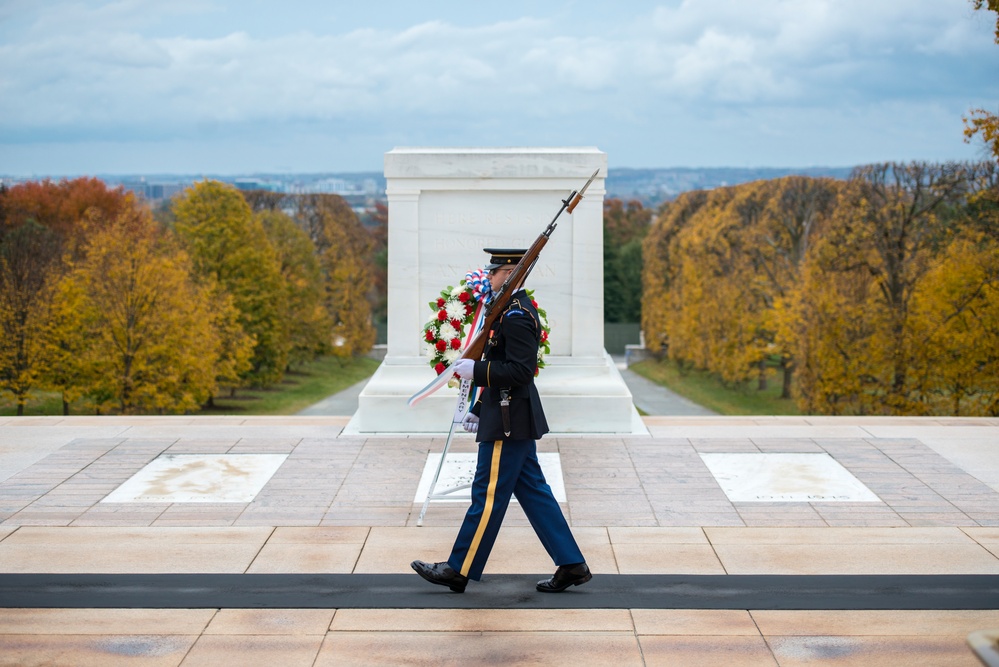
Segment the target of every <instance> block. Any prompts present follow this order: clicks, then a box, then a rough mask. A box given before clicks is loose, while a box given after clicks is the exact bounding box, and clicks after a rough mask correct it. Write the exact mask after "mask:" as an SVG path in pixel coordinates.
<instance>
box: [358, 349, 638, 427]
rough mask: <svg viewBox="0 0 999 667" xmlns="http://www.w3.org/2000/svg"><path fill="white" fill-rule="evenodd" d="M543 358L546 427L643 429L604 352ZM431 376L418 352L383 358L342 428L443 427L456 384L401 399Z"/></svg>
mask: <svg viewBox="0 0 999 667" xmlns="http://www.w3.org/2000/svg"><path fill="white" fill-rule="evenodd" d="M546 361H547V363H548V365H547V366H546V367H545V368H544V369H543V370H542V371H541V375H540V376H539V377H538V379H537V381H536V382H537V385H538V391H539V393H540V394H541V402H542V403H543V404H544V407H545V416H546V417H547V418H548V426H549V428H550V429H551V432H552V433H627V434H634V433H640V434H644V433H647V431H646V429H645V425H644V424H643V423H642V420H641V419H640V418H639V415H638V412H637V411H636V410H635V406H634V404H633V402H632V398H631V392H630V391H628V387H627V385H626V384H625V383H624V380H623V379H622V378H621V374H620V372H618V370H617V367H616V366H615V365H614V362H613V361H612V360H611V358H610V356H609V355H606V354H605V356H604V357H603V358H599V357H593V358H584V359H579V358H570V357H561V358H559V357H548V358H547V359H546ZM431 379H433V371H432V370H431V369H430V367H429V366H428V365H427V363H426V360H424V359H422V358H418V357H416V358H392V357H388V358H386V359H385V361H384V362H382V365H381V366H379V367H378V370H377V371H375V374H374V375H373V376H372V377H371V380H369V381H368V384H367V385H366V386H365V387H364V389H363V390H362V391H361V394H360V395H359V396H358V406H357V412H356V413H354V416H353V417H352V418H351V420H350V423H349V424H348V425H347V427H346V429H345V430H344V432H345V433H348V434H366V433H372V434H374V433H385V434H388V433H393V434H395V433H447V431H448V429H449V428H450V427H451V418H452V415H453V414H454V408H455V405H456V403H457V396H458V394H457V390H456V389H451V388H448V387H445V388H443V389H441V390H440V391H438V392H437V393H436V394H434V395H433V396H430V397H428V398H427V399H425V400H424V401H422V402H421V403H419V404H418V405H416V406H414V407H409V406H408V405H406V401H407V400H408V399H409V397H410V396H411V395H413V394H414V393H415V392H417V391H418V390H419V389H421V388H422V387H423V386H424V385H426V384H427V383H428V382H430V380H431Z"/></svg>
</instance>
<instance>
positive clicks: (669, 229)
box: [642, 190, 708, 355]
mask: <svg viewBox="0 0 999 667" xmlns="http://www.w3.org/2000/svg"><path fill="white" fill-rule="evenodd" d="M707 199H708V197H707V193H706V192H704V191H703V190H695V191H692V192H685V193H683V194H681V195H680V196H679V197H677V198H676V199H675V200H674V201H672V202H671V203H670V204H669V205H668V206H666V207H664V208H663V209H662V210H661V211H660V213H659V215H658V217H657V218H656V220H655V221H654V222H653V224H652V227H651V228H650V229H649V232H648V234H647V235H646V237H645V239H644V240H643V241H642V333H643V335H644V337H645V345H646V347H647V348H648V349H649V350H651V351H652V352H653V353H654V354H661V355H666V354H668V352H669V348H670V342H671V334H672V332H673V329H674V324H675V322H676V303H675V301H674V295H675V294H676V293H677V292H678V290H679V287H678V286H679V282H680V280H681V276H680V274H681V269H682V263H681V262H680V261H679V256H678V252H677V245H678V244H679V242H680V241H679V236H680V233H681V232H682V231H683V230H685V229H686V228H687V227H688V225H691V224H693V219H694V217H695V216H696V214H697V213H698V211H700V210H701V208H702V207H704V206H705V204H706V203H707Z"/></svg>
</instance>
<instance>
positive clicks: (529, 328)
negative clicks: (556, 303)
mask: <svg viewBox="0 0 999 667" xmlns="http://www.w3.org/2000/svg"><path fill="white" fill-rule="evenodd" d="M485 251H486V252H487V253H489V254H490V260H489V264H487V265H486V269H487V270H488V271H489V282H490V283H491V285H492V288H493V292H494V293H495V292H497V291H499V289H500V287H501V286H502V285H503V283H504V282H505V281H506V279H507V278H508V277H509V275H510V273H511V272H512V271H513V268H514V267H515V266H516V265H517V263H518V262H519V261H520V259H521V258H522V257H523V256H524V253H525V252H526V250H508V249H493V248H486V249H485ZM540 336H541V324H540V321H539V319H538V311H537V309H536V308H535V307H534V304H533V303H532V302H531V299H530V298H529V297H528V296H527V293H526V292H525V291H524V290H522V289H521V290H519V291H517V292H515V293H514V294H513V295H512V296H511V298H510V301H509V304H508V305H507V307H506V309H505V310H504V312H503V314H502V315H501V317H499V318H498V319H497V320H496V322H495V324H494V326H493V330H492V331H490V332H489V338H488V341H487V343H486V348H485V350H486V351H485V358H484V359H483V360H482V361H473V360H471V359H460V360H458V361H457V362H456V363H455V365H454V367H453V371H454V374H455V375H457V376H458V377H460V378H467V379H471V380H473V381H474V382H475V385H476V386H478V387H482V388H483V389H482V393H481V396H480V399H479V401H478V402H477V403H476V404H475V405H474V406H473V407H472V409H471V410H470V411H469V414H468V416H466V418H465V421H464V423H463V426H464V428H465V430H466V431H469V432H474V433H476V440H477V441H478V443H479V454H478V462H477V464H476V469H475V478H474V480H473V482H472V504H471V506H470V507H469V508H468V512H467V513H466V514H465V519H464V521H463V522H462V525H461V528H460V529H459V531H458V536H457V538H456V539H455V543H454V547H453V548H452V550H451V555H450V557H449V558H448V559H447V560H446V561H444V562H440V563H425V562H423V561H420V560H416V561H413V563H412V567H413V569H414V570H416V572H417V574H419V575H420V576H421V577H423V578H424V579H426V580H427V581H429V582H430V583H433V584H439V585H441V586H447V587H448V588H450V589H451V590H452V591H454V592H455V593H462V592H464V590H465V586H466V584H467V583H468V580H469V579H474V580H476V581H478V580H479V579H480V578H481V577H482V571H483V569H484V568H485V565H486V560H487V559H488V558H489V552H490V550H491V549H492V546H493V543H494V542H495V540H496V535H497V534H498V533H499V529H500V526H501V525H502V523H503V516H504V515H505V514H506V509H507V506H508V505H509V502H510V497H511V496H515V497H516V498H517V501H518V502H519V503H520V506H521V507H522V508H523V510H524V513H525V514H526V515H527V518H528V519H529V520H530V522H531V526H533V528H534V531H535V532H536V533H537V535H538V538H539V539H540V540H541V543H542V544H543V545H544V547H545V549H546V550H547V551H548V554H549V555H550V556H551V558H552V560H553V561H554V562H555V565H556V566H557V569H556V570H555V574H554V575H553V576H552V577H550V578H548V579H545V580H543V581H539V582H538V584H537V590H539V591H541V592H545V593H558V592H561V591H564V590H565V589H566V588H569V587H570V586H579V585H580V584H584V583H586V582H587V581H589V580H590V579H591V578H592V575H591V574H590V570H589V568H588V567H587V565H586V562H585V559H584V558H583V554H582V553H581V552H580V550H579V547H578V546H577V545H576V540H575V539H574V538H573V536H572V531H571V530H570V529H569V524H568V523H567V522H566V520H565V517H564V516H563V514H562V509H561V508H560V507H559V505H558V501H556V500H555V496H554V495H553V494H552V490H551V487H550V486H549V485H548V483H547V482H546V481H545V476H544V473H543V472H542V470H541V465H540V464H539V463H538V455H537V444H536V441H537V439H538V438H540V437H541V436H543V435H544V434H545V433H547V432H548V422H547V421H546V420H545V413H544V410H543V409H542V407H541V398H540V397H539V395H538V390H537V388H536V387H535V386H534V374H535V370H536V368H537V359H538V341H539V337H540Z"/></svg>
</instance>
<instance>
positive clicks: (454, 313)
mask: <svg viewBox="0 0 999 667" xmlns="http://www.w3.org/2000/svg"><path fill="white" fill-rule="evenodd" d="M444 312H446V313H447V317H448V319H450V320H458V321H461V320H463V319H465V304H463V303H462V302H461V301H448V302H447V304H446V305H445V306H444Z"/></svg>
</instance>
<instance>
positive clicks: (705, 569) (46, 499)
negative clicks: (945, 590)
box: [0, 416, 999, 666]
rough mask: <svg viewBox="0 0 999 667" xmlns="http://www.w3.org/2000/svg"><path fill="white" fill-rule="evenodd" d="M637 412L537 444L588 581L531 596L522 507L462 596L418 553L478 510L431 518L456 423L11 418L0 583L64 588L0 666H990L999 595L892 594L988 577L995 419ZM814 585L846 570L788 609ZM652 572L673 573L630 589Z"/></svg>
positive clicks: (21, 624)
mask: <svg viewBox="0 0 999 667" xmlns="http://www.w3.org/2000/svg"><path fill="white" fill-rule="evenodd" d="M643 420H644V423H645V425H646V427H647V428H648V430H649V435H628V436H616V435H600V434H592V435H571V436H562V435H559V434H550V435H548V436H546V437H545V438H543V439H542V440H541V441H540V443H539V451H540V452H543V453H549V454H557V458H558V461H559V464H560V471H561V476H562V482H563V484H564V489H565V496H566V502H565V503H564V504H563V509H564V511H565V513H566V516H567V517H568V519H569V522H570V524H571V525H572V527H573V531H574V533H575V535H576V538H577V540H578V541H579V543H580V546H581V548H582V550H583V553H584V554H585V555H586V557H587V561H588V562H589V564H590V567H591V569H592V571H593V572H594V579H593V581H591V582H590V583H588V584H587V585H586V586H583V587H580V588H578V589H577V588H574V589H570V590H568V591H566V592H564V593H561V594H559V595H558V596H551V595H548V596H546V595H544V594H540V593H536V592H535V591H534V590H533V586H532V585H529V582H530V581H533V580H536V579H540V578H544V577H547V576H549V575H550V574H551V572H552V571H553V565H552V563H551V561H550V560H549V559H548V556H547V554H546V553H545V551H544V549H543V548H542V547H541V545H540V544H539V543H538V541H537V539H536V538H535V536H534V533H533V531H532V529H531V528H530V526H529V523H528V522H527V519H526V517H525V516H524V514H523V512H522V511H521V510H520V509H519V507H518V506H517V505H516V504H512V505H511V507H510V510H509V512H508V514H507V518H506V522H505V524H504V528H503V530H502V531H501V532H500V536H499V539H498V541H497V544H496V547H495V549H494V551H493V554H492V556H491V558H490V561H489V563H488V565H487V568H486V576H485V577H484V578H483V581H482V582H471V583H470V584H469V586H468V588H467V590H466V592H465V593H464V594H463V595H460V596H459V595H454V594H452V593H450V592H448V591H447V590H446V589H444V588H440V587H433V586H430V585H429V584H426V583H425V582H423V581H422V580H421V579H419V578H418V577H417V576H416V575H415V574H413V573H412V571H411V570H410V568H409V563H410V561H412V560H413V559H416V558H419V559H423V560H431V561H432V560H443V559H444V558H446V556H447V553H448V551H449V549H450V546H451V542H452V540H453V538H454V536H455V533H456V531H457V526H458V524H459V522H460V520H461V518H462V516H463V514H464V510H465V505H464V504H463V503H461V502H433V503H431V505H430V508H429V510H428V512H427V515H426V518H425V520H424V525H423V526H417V525H416V524H417V517H418V515H419V511H420V508H421V505H422V502H421V501H418V493H417V492H418V488H419V486H420V482H421V478H422V476H423V475H424V474H425V473H424V470H425V468H426V467H427V460H428V457H429V456H431V455H432V454H435V453H439V452H440V451H441V449H442V447H443V444H444V436H443V434H442V435H440V436H429V435H417V436H412V437H405V436H382V435H379V436H373V437H365V436H360V435H345V434H343V433H342V430H343V428H344V426H345V425H346V423H347V418H340V417H309V416H299V417H217V418H213V417H164V418H156V417H132V418H129V417H70V418H57V417H45V418H0V591H3V590H8V591H9V590H13V588H10V587H8V588H4V586H5V585H9V586H14V585H15V584H18V585H22V586H23V585H24V582H29V583H30V582H34V581H37V582H39V583H38V586H39V591H41V590H42V588H43V587H45V586H47V587H48V588H46V590H48V591H49V592H51V591H55V593H54V595H56V599H57V600H65V606H58V603H56V604H53V602H52V595H49V597H44V598H43V597H42V596H41V595H39V597H37V600H39V601H41V600H43V599H44V600H45V602H44V604H42V603H41V602H39V604H38V605H37V606H31V605H30V604H26V605H22V604H20V603H19V604H18V605H17V606H13V605H12V604H10V603H3V604H2V605H0V665H31V664H54V665H91V664H93V665H115V664H137V665H185V666H188V665H200V664H213V665H215V664H233V665H256V664H259V665H334V664H335V665H353V664H357V665H397V664H398V665H402V664H426V665H448V664H454V665H464V664H480V665H481V664H511V665H512V664H537V665H561V664H572V665H577V666H578V665H591V664H592V665H606V664H608V663H615V664H619V665H722V664H724V665H781V666H785V665H804V664H808V665H904V664H911V665H917V664H918V665H924V664H925V665H978V664H980V662H979V661H978V659H977V658H976V657H975V655H974V653H973V652H972V651H971V650H970V649H969V648H968V646H967V644H966V641H965V640H966V637H967V635H968V634H969V633H970V632H972V631H977V630H999V596H997V598H996V599H995V604H985V605H983V604H982V603H981V596H977V597H976V596H971V595H970V594H969V597H968V602H967V604H963V603H962V602H961V599H960V596H958V598H957V602H956V603H955V602H953V601H952V602H948V603H947V604H946V606H947V608H928V607H927V605H928V604H929V603H926V604H922V605H921V604H920V603H919V596H918V594H917V595H914V597H913V598H911V599H915V600H916V602H915V603H914V604H910V603H906V605H905V607H904V608H902V607H899V608H893V607H891V606H890V603H888V602H886V600H890V599H893V598H891V595H892V593H891V591H890V590H889V589H890V588H891V585H893V582H897V581H902V579H892V578H893V577H906V576H909V575H912V577H910V578H908V579H904V581H905V582H907V583H906V585H917V584H918V583H919V582H923V581H926V582H929V583H933V584H934V585H936V584H940V585H942V586H945V585H949V583H948V582H952V583H953V582H958V583H959V584H960V585H961V586H967V587H979V588H980V589H981V590H986V591H992V590H993V589H995V588H996V586H997V581H999V419H961V418H939V419H932V418H860V417H823V418H811V417H744V418H739V417H714V416H702V417H645V418H643ZM474 450H475V445H474V443H473V441H472V439H471V437H469V436H465V435H462V436H458V437H456V438H455V441H454V442H453V443H452V448H451V451H452V452H454V453H470V452H473V451H474ZM747 455H748V456H747ZM774 455H782V456H774ZM805 455H809V456H805ZM774 466H784V467H774ZM788 466H790V467H788ZM794 466H799V467H798V468H795V467H794ZM219 471H221V472H219ZM744 471H748V472H746V474H744V475H743V474H740V473H741V472H744ZM226 494H229V495H226ZM86 575H101V576H100V577H99V578H98V579H97V580H94V581H93V582H92V585H94V586H97V587H100V586H106V587H107V588H108V590H117V589H115V587H116V586H118V587H119V588H121V587H127V586H129V585H132V584H134V583H135V582H136V581H140V580H139V579H133V578H130V577H137V576H140V575H149V577H150V578H149V579H148V581H150V582H152V585H155V586H168V587H169V586H171V585H173V584H171V583H170V582H178V583H177V584H176V587H181V588H182V587H183V586H188V587H190V586H193V584H191V582H192V581H203V580H202V579H185V578H184V577H197V576H199V575H215V576H217V577H219V581H220V582H223V583H224V582H225V581H229V580H228V579H224V577H228V576H231V575H245V576H242V577H238V578H236V579H234V580H232V581H235V582H238V583H237V584H236V585H242V584H247V583H249V584H252V583H253V582H258V581H259V582H267V583H266V585H267V586H270V587H272V588H271V589H268V590H271V591H272V592H274V593H275V594H276V595H278V599H281V600H288V599H289V596H288V591H287V590H285V591H283V592H282V591H280V590H276V589H280V588H281V587H282V586H283V585H284V584H283V583H282V582H292V581H296V582H297V581H299V580H298V579H292V578H290V577H292V576H293V575H316V577H317V578H316V580H315V581H317V582H335V583H336V585H338V586H339V585H343V586H346V587H348V588H349V584H350V582H351V581H354V580H357V581H365V582H369V581H370V582H376V583H377V585H379V586H381V585H382V584H384V585H385V586H386V587H387V588H385V589H384V590H386V591H388V593H387V595H388V597H389V598H391V597H392V595H393V594H395V595H397V601H396V602H393V601H392V600H391V599H389V601H388V602H387V603H386V602H385V600H384V598H379V600H380V601H378V602H377V603H376V602H371V604H370V606H365V604H366V603H365V598H364V595H363V591H361V592H357V591H355V592H353V593H351V594H350V595H351V596H350V597H349V603H348V602H347V600H348V597H343V598H338V597H337V596H336V595H332V594H331V595H330V596H329V597H328V600H329V605H328V606H325V605H326V603H325V602H323V601H322V599H320V602H319V603H317V602H316V601H315V599H314V598H313V597H309V601H308V603H306V601H305V597H306V596H303V598H302V600H303V602H302V607H301V608H299V607H296V606H295V605H294V604H290V603H287V602H282V603H280V606H276V605H277V604H278V603H268V602H264V601H263V598H261V600H262V601H261V602H260V606H262V607H265V608H253V607H254V606H255V605H254V604H253V603H252V602H251V603H249V604H245V605H244V606H241V607H233V606H228V605H227V604H226V602H225V601H226V600H227V599H229V598H226V597H225V596H224V595H222V594H216V593H207V592H199V590H200V589H199V590H193V589H192V590H191V591H187V592H188V593H189V594H190V597H189V598H182V599H190V600H191V601H192V605H191V607H190V608H157V607H156V603H155V601H153V602H149V603H144V602H142V601H141V598H140V602H138V603H134V604H133V603H130V604H129V606H123V607H114V606H109V605H108V603H106V602H102V603H101V604H100V605H96V604H95V603H94V602H93V601H91V602H90V603H88V599H87V596H86V595H84V594H80V593H78V592H77V593H74V591H73V590H71V589H72V586H73V585H75V584H80V583H81V582H84V581H91V580H89V579H85V576H86ZM400 575H406V577H404V578H400ZM321 576H322V577H339V578H337V579H332V578H327V579H322V578H320V577H321ZM678 576H679V577H688V579H683V580H682V583H683V585H685V586H686V585H688V584H689V586H696V585H698V583H699V582H708V583H707V584H705V585H709V586H711V587H714V588H713V589H712V590H713V591H714V592H713V593H712V594H711V596H709V597H710V600H709V599H708V597H705V598H704V600H703V601H702V600H700V599H699V598H698V597H697V596H696V595H693V596H692V595H690V593H689V590H687V593H685V594H684V595H683V596H681V595H680V592H681V588H682V587H680V585H679V584H677V583H676V581H678V580H677V579H676V577H678ZM31 577H36V578H35V579H32V578H31ZM60 577H61V578H62V579H60ZM170 577H177V578H176V579H171V578H170ZM282 577H289V578H284V579H283V578H282ZM643 577H644V578H643ZM813 577H817V579H811V578H813ZM836 577H841V578H842V579H836ZM948 577H949V578H948ZM522 579H523V580H524V581H527V582H528V584H525V585H524V586H523V588H524V590H523V593H522V594H520V593H516V594H512V595H507V593H506V591H507V590H508V589H509V587H510V586H520V585H521V580H522ZM141 581H145V580H141ZM728 581H730V582H731V588H732V589H733V590H734V589H736V588H738V587H740V586H743V584H745V582H750V584H751V585H754V586H755V585H756V583H753V582H762V583H761V584H760V586H761V587H760V588H759V589H753V590H759V591H762V592H761V593H760V595H759V598H758V600H759V605H758V606H756V605H755V603H751V604H746V603H743V602H731V603H727V602H726V601H725V600H726V596H727V595H730V593H729V592H728V591H727V590H726V584H725V582H728ZM806 581H808V582H812V581H819V582H820V584H821V582H823V581H834V582H836V585H839V582H841V581H842V582H847V583H846V584H844V585H847V584H848V586H847V587H848V588H849V586H853V588H849V590H848V591H847V592H846V593H843V592H842V591H840V592H839V593H837V595H839V597H836V596H835V595H833V593H832V592H830V593H829V595H828V597H826V594H825V593H821V592H820V593H818V594H816V599H815V600H814V602H809V603H807V604H805V605H801V604H800V603H795V604H797V605H798V606H799V607H800V608H793V609H785V608H781V607H782V606H784V605H782V603H781V600H782V599H785V598H786V599H790V598H791V597H792V594H793V593H794V592H795V590H796V587H797V586H801V585H803V584H802V582H806ZM67 582H68V583H67ZM185 582H186V583H185ZM636 582H637V583H636ZM644 582H649V583H648V585H649V586H653V585H654V586H666V584H664V582H673V583H671V584H669V585H670V586H673V587H674V588H669V587H668V586H666V587H665V588H664V589H663V590H664V592H663V593H662V594H661V595H660V594H656V595H652V596H651V598H648V597H643V598H642V600H643V602H641V603H640V604H639V603H638V602H636V603H635V604H636V606H635V607H629V606H628V600H627V599H623V600H622V599H621V598H620V595H619V596H618V597H617V598H615V597H614V591H615V590H634V589H633V588H632V589H621V588H619V587H620V586H621V585H624V584H627V585H628V586H635V585H638V586H642V585H645V583H644ZM913 582H916V584H913ZM941 582H942V583H941ZM763 584H765V586H764V585H763ZM868 584H869V586H871V587H873V589H872V590H869V591H863V590H860V588H858V587H859V586H864V585H868ZM822 585H824V584H822ZM955 585H957V584H955ZM689 586H688V588H689ZM60 587H62V588H60ZM28 589H29V593H28V596H27V598H26V599H28V600H29V601H30V600H31V599H33V598H32V597H31V594H30V586H29V587H28ZM88 590H90V589H88ZM95 590H97V589H95ZM101 590H103V589H101ZM143 590H145V589H143ZM185 590H186V589H185ZM338 590H339V589H338ZM344 590H346V588H345V589H344ZM821 590H827V589H821ZM828 590H830V591H832V589H831V588H829V589H828ZM961 590H965V589H961ZM967 590H971V588H969V589H967ZM670 591H675V592H676V596H675V597H674V598H671V595H670ZM850 591H853V592H850ZM175 592H176V591H175ZM181 592H182V593H183V592H185V591H181ZM393 592H394V593H393ZM917 593H918V590H917ZM282 594H283V597H282V596H281V595H282ZM213 595H221V597H212V596H213ZM344 595H345V596H346V594H344ZM732 595H734V593H732ZM844 595H845V596H846V597H845V599H847V600H850V599H855V600H856V605H855V606H851V605H850V604H849V602H848V603H847V604H846V605H844V604H843V602H842V600H843V599H844V598H843V596H844ZM989 595H991V593H989ZM59 596H61V597H59ZM850 596H853V597H852V598H851V597H850ZM879 596H880V597H879ZM251 597H252V596H251ZM972 597H974V600H975V601H974V602H972V601H971V600H972ZM18 599H21V598H18ZM96 599H97V598H94V600H96ZM110 599H112V600H113V599H115V598H114V597H113V595H112V597H111V598H110ZM129 599H133V600H134V599H135V598H134V596H133V598H129ZM151 599H152V598H151ZM291 599H292V600H293V599H294V597H293V596H292V597H291ZM341 599H342V600H343V602H342V604H341V606H337V600H341ZM371 599H372V600H374V597H372V598H371ZM635 599H636V600H637V599H638V598H637V597H636V598H635ZM648 599H653V600H654V601H653V602H652V603H649V602H648V601H647V600H648ZM741 599H742V598H740V600H741ZM834 599H835V600H838V601H837V602H835V603H834V602H833V600H834ZM926 599H929V598H926ZM987 599H988V598H987ZM414 600H417V602H415V603H414V602H413V601H414ZM553 600H554V602H553ZM559 600H561V601H563V602H566V603H568V604H565V605H564V606H565V608H553V607H552V605H553V604H555V605H556V606H558V604H561V603H559V602H558V601H559ZM680 600H682V602H680ZM871 600H874V602H873V604H872V603H871ZM879 600H880V601H879ZM0 602H3V601H2V599H0ZM556 603H557V604H556ZM88 604H94V606H88ZM591 604H592V606H591ZM684 605H686V606H684ZM740 605H741V606H740ZM97 606H100V607H101V608H96V607H97ZM735 607H738V608H735Z"/></svg>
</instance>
